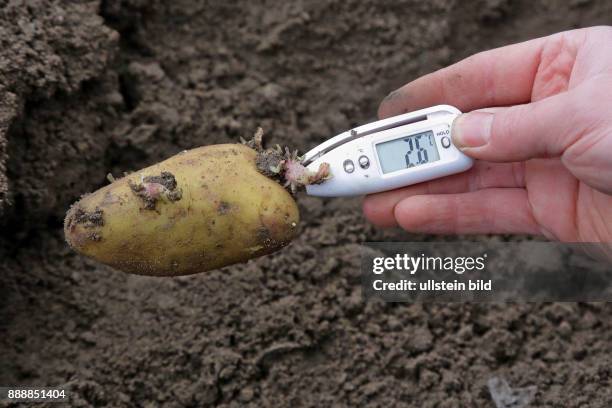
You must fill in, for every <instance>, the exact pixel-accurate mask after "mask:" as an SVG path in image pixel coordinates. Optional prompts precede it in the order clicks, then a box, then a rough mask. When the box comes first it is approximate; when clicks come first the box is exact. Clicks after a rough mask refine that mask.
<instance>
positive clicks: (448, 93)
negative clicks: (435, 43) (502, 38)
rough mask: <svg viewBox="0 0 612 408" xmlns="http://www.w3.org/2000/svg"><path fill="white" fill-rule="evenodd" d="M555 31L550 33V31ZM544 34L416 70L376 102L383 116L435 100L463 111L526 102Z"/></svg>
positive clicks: (423, 105)
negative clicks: (423, 70) (433, 68)
mask: <svg viewBox="0 0 612 408" xmlns="http://www.w3.org/2000/svg"><path fill="white" fill-rule="evenodd" d="M556 35H561V34H555V35H553V36H550V37H554V36H556ZM550 37H543V38H538V39H535V40H530V41H526V42H522V43H518V44H513V45H508V46H505V47H501V48H496V49H493V50H490V51H484V52H481V53H478V54H475V55H472V56H471V57H468V58H466V59H464V60H462V61H459V62H458V63H456V64H454V65H450V66H448V67H446V68H442V69H440V70H438V71H435V72H433V73H431V74H428V75H425V76H422V77H420V78H418V79H416V80H414V81H412V82H410V83H408V84H406V85H404V86H403V87H401V88H399V89H397V90H395V91H393V92H391V93H390V94H389V95H388V96H387V97H386V98H385V99H384V100H383V101H382V102H381V104H380V107H379V108H378V116H379V117H380V118H381V119H382V118H386V117H389V116H395V115H399V114H402V113H405V112H410V111H413V110H417V109H421V108H425V107H428V106H433V105H438V104H442V103H444V104H449V105H454V106H456V107H457V108H458V109H459V110H461V111H464V112H468V111H471V110H474V109H478V108H485V107H493V106H504V105H514V104H520V103H527V102H529V101H530V99H531V90H532V87H533V83H534V79H535V76H536V73H537V71H538V66H539V64H540V55H541V52H542V49H543V46H544V43H545V42H546V41H547V40H548V39H550Z"/></svg>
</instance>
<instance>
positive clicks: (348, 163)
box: [342, 160, 355, 173]
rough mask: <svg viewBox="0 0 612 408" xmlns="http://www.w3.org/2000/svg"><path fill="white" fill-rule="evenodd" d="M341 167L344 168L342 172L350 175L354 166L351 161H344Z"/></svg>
mask: <svg viewBox="0 0 612 408" xmlns="http://www.w3.org/2000/svg"><path fill="white" fill-rule="evenodd" d="M342 165H343V166H344V171H346V172H347V173H352V172H354V171H355V164H353V161H352V160H345V161H344V163H343V164H342Z"/></svg>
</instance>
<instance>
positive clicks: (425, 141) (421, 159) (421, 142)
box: [404, 132, 437, 167]
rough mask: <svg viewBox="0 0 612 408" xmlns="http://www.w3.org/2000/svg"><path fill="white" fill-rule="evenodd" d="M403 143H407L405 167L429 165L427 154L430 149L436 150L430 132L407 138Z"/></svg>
mask: <svg viewBox="0 0 612 408" xmlns="http://www.w3.org/2000/svg"><path fill="white" fill-rule="evenodd" d="M404 142H407V143H408V152H407V153H406V156H405V158H406V167H414V166H418V165H419V164H425V163H429V152H430V151H431V149H434V150H435V149H436V145H435V143H436V142H435V140H434V137H433V133H431V132H428V133H421V134H419V135H415V136H411V137H408V138H406V139H404ZM436 153H437V151H436Z"/></svg>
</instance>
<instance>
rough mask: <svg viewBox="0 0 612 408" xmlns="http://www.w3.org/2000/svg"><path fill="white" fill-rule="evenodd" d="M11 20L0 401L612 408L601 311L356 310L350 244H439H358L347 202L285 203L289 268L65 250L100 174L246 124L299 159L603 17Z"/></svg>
mask: <svg viewBox="0 0 612 408" xmlns="http://www.w3.org/2000/svg"><path fill="white" fill-rule="evenodd" d="M18 3H19V2H15V3H13V2H10V3H8V4H7V5H4V6H3V7H2V10H0V44H1V47H0V203H3V204H0V206H2V207H3V213H0V227H1V228H2V229H1V232H0V259H1V261H0V350H2V363H0V385H17V384H22V385H46V386H57V385H62V384H68V385H69V386H70V387H71V389H72V390H74V392H75V394H76V395H77V397H76V398H75V400H74V401H73V402H74V404H75V405H78V406H94V405H96V406H97V405H106V406H158V405H164V406H171V407H173V406H177V407H178V406H212V405H218V406H240V405H250V406H293V405H296V406H331V405H334V404H335V406H362V405H368V406H418V407H434V406H436V407H456V406H484V407H491V406H492V404H493V402H492V401H491V398H490V396H489V394H488V392H487V389H486V383H487V380H489V379H490V378H492V377H493V376H501V377H503V378H506V379H507V380H508V381H509V383H510V384H511V385H512V386H516V387H522V386H531V385H535V386H537V387H538V392H537V395H536V403H535V404H534V406H570V407H578V406H581V407H587V406H588V407H606V406H610V405H612V387H611V385H612V384H611V374H612V373H611V368H610V367H612V353H611V352H610V344H611V341H612V306H610V305H608V304H560V303H559V304H511V305H478V304H474V305H445V304H426V305H419V304H384V303H380V302H370V303H364V302H363V301H362V299H361V294H360V277H359V245H358V244H359V243H360V242H362V241H365V240H404V239H432V238H431V237H423V236H417V237H415V236H409V235H407V234H404V233H401V232H399V231H377V230H375V229H374V228H373V227H371V226H370V225H368V224H367V223H366V222H365V221H364V220H363V219H362V215H361V213H360V208H359V205H360V203H359V202H358V200H319V199H316V198H311V197H305V196H304V197H300V203H301V211H302V217H303V222H302V225H301V228H302V233H301V235H300V237H299V238H298V239H297V240H296V241H295V242H294V243H293V244H292V245H291V246H289V247H288V248H286V249H284V250H282V251H281V252H279V253H277V254H274V255H272V256H267V257H263V258H261V259H258V260H256V261H254V262H250V263H248V264H245V265H239V266H235V267H230V268H226V269H225V270H222V271H215V272H211V273H206V274H201V275H196V276H190V277H181V278H173V279H156V278H146V277H141V276H132V275H126V274H123V273H120V272H116V271H113V270H110V269H108V268H105V267H103V266H101V265H99V264H97V263H95V262H93V261H90V260H87V259H84V258H81V257H79V256H77V255H75V254H74V253H73V252H72V251H70V250H69V248H68V247H67V245H66V244H65V243H64V241H63V237H62V229H61V228H62V219H63V216H64V214H65V211H66V210H67V208H68V206H69V204H70V203H71V202H72V201H74V200H75V199H76V198H78V196H79V195H80V194H82V193H84V192H87V191H91V190H93V189H95V188H97V187H99V186H101V185H103V184H105V175H106V174H107V173H109V172H111V173H113V174H122V173H123V172H124V171H131V170H135V169H138V168H141V167H144V166H146V165H148V164H152V163H154V162H156V161H159V160H161V159H163V158H166V157H168V156H170V155H172V154H174V153H177V152H179V151H181V150H183V149H187V148H190V147H194V146H199V145H204V144H212V143H218V142H228V141H236V142H237V141H238V140H239V138H240V137H244V138H249V137H250V136H251V135H252V134H253V132H254V130H255V129H256V128H257V126H262V127H263V128H264V130H265V131H266V134H267V136H268V143H269V144H270V145H274V144H276V143H280V144H282V145H290V146H295V147H297V148H300V149H301V150H302V151H304V150H306V149H308V148H309V147H311V146H313V145H314V144H316V143H320V142H321V141H322V140H324V139H325V138H327V137H329V136H331V135H333V134H335V133H337V132H339V131H341V130H344V129H346V128H349V127H350V126H352V125H355V124H358V123H360V122H362V121H366V120H369V119H373V117H374V113H375V111H376V107H377V103H378V101H379V100H380V99H381V98H382V97H384V96H385V94H386V93H387V92H389V91H390V90H392V89H394V88H395V87H397V86H399V85H401V84H402V83H404V82H406V81H408V80H410V79H412V78H415V77H416V76H418V75H420V74H423V73H426V72H430V71H432V70H434V69H436V68H438V67H441V66H444V65H447V64H449V63H451V62H453V61H455V60H457V59H459V58H462V57H464V56H467V55H469V54H471V53H474V52H476V51H479V50H483V49H487V48H491V47H493V46H497V45H501V44H505V43H510V42H516V41H519V40H523V39H527V38H531V37H535V36H540V35H543V34H546V33H551V32H555V31H560V30H563V29H569V28H574V27H579V26H588V25H594V24H609V23H611V22H612V3H610V2H609V1H606V0H599V1H595V0H592V1H589V0H573V1H562V0H547V1H544V0H542V1H539V2H532V1H527V0H486V1H483V0H480V1H473V2H459V1H453V0H439V1H420V0H406V1H376V0H367V1H363V0H326V1H322V0H316V1H297V2H285V1H281V0H266V1H263V2H249V1H240V2H232V1H222V0H213V1H209V2H202V3H198V2H192V1H187V0H179V1H161V0H154V1H150V2H146V1H141V0H121V1H120V0H105V1H101V2H98V3H96V2H95V1H94V2H91V1H71V2H60V1H50V0H49V1H45V0H34V1H29V2H27V4H28V5H27V6H24V5H22V4H18ZM468 3H469V4H468ZM534 3H535V4H534ZM7 142H8V143H7ZM7 157H8V158H7ZM5 175H6V176H7V177H8V190H7V185H6V182H5V180H6V179H5ZM7 204H8V205H7ZM482 239H486V238H482ZM490 239H499V238H490ZM508 267H509V268H512V267H513V265H508Z"/></svg>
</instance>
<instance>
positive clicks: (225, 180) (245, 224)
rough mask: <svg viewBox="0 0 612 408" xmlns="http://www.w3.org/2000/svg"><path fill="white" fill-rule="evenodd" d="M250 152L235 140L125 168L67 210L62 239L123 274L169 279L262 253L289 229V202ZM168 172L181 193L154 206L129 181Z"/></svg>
mask: <svg viewBox="0 0 612 408" xmlns="http://www.w3.org/2000/svg"><path fill="white" fill-rule="evenodd" d="M256 154H257V153H256V152H255V151H254V150H253V149H251V148H249V147H247V146H244V145H240V144H222V145H213V146H206V147H200V148H196V149H193V150H189V151H186V152H183V153H180V154H178V155H176V156H173V157H171V158H169V159H167V160H165V161H163V162H161V163H158V164H156V165H153V166H151V167H147V168H145V169H142V170H140V171H138V172H135V173H132V174H130V175H128V176H125V177H123V178H121V179H119V180H116V181H114V182H113V183H111V184H110V185H108V186H106V187H104V188H101V189H100V190H98V191H96V192H94V193H92V194H89V195H87V196H84V197H83V198H82V199H81V200H80V201H78V202H77V203H75V204H74V205H73V206H72V208H71V209H70V210H69V211H68V214H67V216H66V220H65V223H64V232H65V236H66V240H67V242H68V243H69V244H70V246H71V247H72V248H74V249H75V250H76V251H78V252H80V253H82V254H84V255H87V256H89V257H91V258H93V259H96V260H98V261H100V262H103V263H105V264H108V265H110V266H112V267H114V268H116V269H120V270H123V271H125V272H130V273H135V274H140V275H152V276H177V275H187V274H192V273H197V272H203V271H208V270H211V269H217V268H220V267H223V266H226V265H231V264H234V263H238V262H244V261H246V260H248V259H251V258H254V257H257V256H260V255H264V254H268V253H270V252H273V251H275V250H277V249H279V248H281V247H283V246H285V245H287V244H288V243H289V242H290V241H291V239H292V238H293V237H294V236H295V234H296V232H297V224H298V222H299V211H298V208H297V205H296V203H295V200H294V199H293V198H292V197H291V195H290V194H289V193H288V192H287V191H286V190H285V189H284V188H283V187H282V186H281V185H280V184H278V183H277V182H276V181H274V180H271V179H269V178H268V177H266V176H264V175H262V174H261V173H259V172H258V170H257V168H256V166H255V158H256ZM162 172H169V173H171V174H172V175H173V176H174V178H175V180H176V185H177V189H179V190H180V193H181V197H180V199H178V200H176V201H171V200H169V199H167V198H166V197H164V196H163V195H162V196H161V197H160V198H159V199H158V200H157V201H156V202H155V207H154V209H147V208H145V207H146V205H145V201H144V200H143V198H142V197H140V196H138V195H137V194H136V193H135V191H134V188H133V186H134V185H138V184H139V183H142V180H143V179H145V178H146V177H148V176H158V175H160V174H161V173H162Z"/></svg>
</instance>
